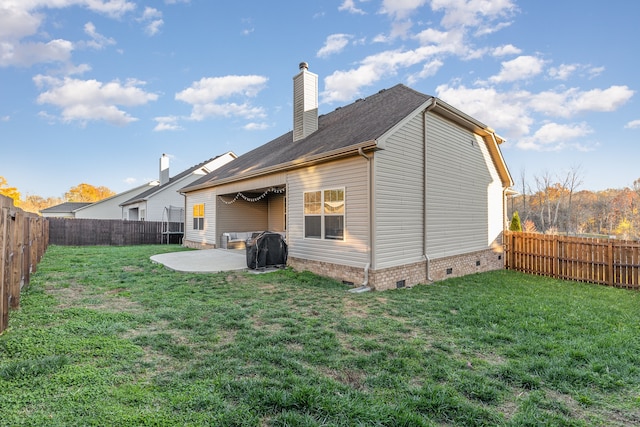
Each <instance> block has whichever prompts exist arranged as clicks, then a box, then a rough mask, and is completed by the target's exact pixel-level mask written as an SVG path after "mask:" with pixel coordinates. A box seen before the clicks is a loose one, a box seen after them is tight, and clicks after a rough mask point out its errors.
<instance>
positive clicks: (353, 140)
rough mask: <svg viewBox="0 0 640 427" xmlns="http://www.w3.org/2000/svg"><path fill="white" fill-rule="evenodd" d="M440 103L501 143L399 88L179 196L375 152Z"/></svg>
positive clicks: (289, 136) (321, 121) (322, 120)
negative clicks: (397, 129)
mask: <svg viewBox="0 0 640 427" xmlns="http://www.w3.org/2000/svg"><path fill="white" fill-rule="evenodd" d="M436 101H437V102H436ZM436 103H437V104H438V105H437V107H438V112H439V113H440V114H444V115H445V116H447V117H448V118H454V117H455V118H457V119H458V120H457V121H458V122H459V123H461V124H463V125H464V126H466V127H468V128H470V129H472V130H474V131H476V130H484V131H485V133H491V134H492V135H494V137H496V138H497V139H496V141H495V142H496V144H498V143H501V142H502V139H501V138H500V137H497V136H495V134H493V133H492V132H493V131H491V130H490V129H489V128H487V127H486V126H485V125H483V124H482V123H480V122H478V121H477V120H475V119H473V118H471V117H469V116H467V115H465V114H464V113H462V112H460V111H458V110H456V109H455V108H453V107H451V106H449V105H447V104H446V103H444V102H442V101H440V100H439V99H437V98H435V97H432V96H429V95H425V94H423V93H420V92H418V91H416V90H414V89H411V88H409V87H407V86H405V85H402V84H398V85H396V86H393V87H391V88H389V89H383V90H381V91H379V92H378V93H376V94H374V95H372V96H369V97H367V98H365V99H358V100H357V101H355V102H353V103H351V104H349V105H347V106H344V107H338V108H336V109H335V110H334V111H332V112H330V113H328V114H325V115H321V116H320V117H319V118H318V130H317V131H315V132H313V133H312V134H310V135H309V136H307V137H306V138H304V139H301V140H298V141H296V142H294V141H293V131H289V132H287V133H285V134H284V135H281V136H279V137H278V138H276V139H274V140H272V141H270V142H267V143H266V144H264V145H262V146H260V147H258V148H256V149H254V150H252V151H249V152H247V153H245V154H243V155H241V156H240V157H238V158H237V159H236V160H234V161H233V162H230V163H228V164H226V165H224V166H222V167H220V168H218V169H216V170H215V171H213V172H211V173H209V174H207V175H205V176H204V177H202V178H200V179H198V180H196V181H194V182H193V183H191V184H190V185H188V186H187V187H185V188H183V189H182V190H180V191H181V192H183V193H187V192H190V191H196V190H200V189H204V188H208V187H212V186H215V185H219V184H222V183H226V182H231V181H235V180H238V179H244V178H249V177H253V176H259V175H263V174H266V173H271V172H276V171H281V170H286V169H289V168H295V167H299V166H302V165H304V164H310V163H312V162H316V161H321V160H322V159H327V158H334V157H337V156H339V155H342V154H347V153H353V152H354V151H357V150H358V149H359V148H362V149H371V148H376V147H378V144H377V139H378V138H380V137H381V136H383V135H384V134H385V133H386V132H387V131H389V130H390V129H392V128H393V127H394V126H395V125H397V124H398V123H400V122H401V121H402V120H403V119H405V118H406V117H407V116H409V115H410V114H411V113H413V112H415V111H416V110H417V109H419V108H421V107H422V108H425V107H426V106H428V105H433V106H434V107H436ZM378 148H379V147H378ZM494 154H495V153H494ZM498 155H499V156H500V158H499V163H500V162H502V163H503V165H504V162H503V161H502V158H501V155H500V154H499V150H498ZM504 168H505V173H504V174H502V175H503V176H505V177H508V176H509V174H508V172H506V166H504ZM503 181H505V182H508V181H510V179H509V180H506V179H504V178H503Z"/></svg>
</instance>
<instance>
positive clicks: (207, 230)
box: [184, 190, 218, 245]
mask: <svg viewBox="0 0 640 427" xmlns="http://www.w3.org/2000/svg"><path fill="white" fill-rule="evenodd" d="M200 203H204V230H194V229H193V206H194V205H196V204H200ZM185 217H186V222H185V224H184V229H185V240H188V241H191V242H196V243H199V244H204V245H215V244H218V242H216V193H215V191H211V190H201V191H194V192H192V193H189V194H188V196H187V207H186V212H185Z"/></svg>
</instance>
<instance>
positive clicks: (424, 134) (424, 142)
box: [422, 98, 437, 282]
mask: <svg viewBox="0 0 640 427" xmlns="http://www.w3.org/2000/svg"><path fill="white" fill-rule="evenodd" d="M436 103H437V99H436V98H433V103H432V104H431V105H429V106H428V107H427V108H425V110H424V111H423V112H422V146H423V147H424V148H423V149H424V151H423V153H424V154H423V156H424V158H423V160H424V162H423V165H424V221H423V235H424V238H423V239H422V254H423V256H424V259H425V261H426V275H427V281H429V282H433V279H432V278H431V269H430V267H431V259H430V258H429V254H428V253H427V113H428V112H429V111H431V110H433V109H434V108H435V107H436Z"/></svg>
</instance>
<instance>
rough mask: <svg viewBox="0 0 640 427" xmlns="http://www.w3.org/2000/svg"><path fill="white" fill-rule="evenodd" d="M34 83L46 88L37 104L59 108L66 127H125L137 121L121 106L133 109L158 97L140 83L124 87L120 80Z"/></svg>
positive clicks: (38, 80)
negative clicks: (96, 123) (78, 124)
mask: <svg viewBox="0 0 640 427" xmlns="http://www.w3.org/2000/svg"><path fill="white" fill-rule="evenodd" d="M34 81H35V83H36V85H37V86H38V87H40V88H42V87H46V88H47V90H46V91H45V92H42V93H41V94H40V95H39V96H38V103H39V104H49V105H53V106H55V107H57V108H60V109H61V110H62V112H61V120H62V121H63V122H66V123H69V122H73V121H78V122H81V123H83V124H84V123H86V122H88V121H96V120H104V121H106V122H108V123H111V124H114V125H119V126H122V125H126V124H128V123H131V122H133V121H136V120H138V119H137V118H135V117H132V116H131V115H129V113H127V112H126V111H123V110H121V109H120V108H119V106H125V107H133V106H137V105H144V104H146V103H148V102H150V101H155V100H156V99H158V95H156V94H153V93H149V92H145V91H144V90H142V89H141V88H140V87H139V86H142V85H144V82H141V81H138V80H128V81H127V82H125V83H124V84H123V83H121V82H120V81H118V80H114V81H111V82H108V83H103V82H99V81H97V80H79V79H72V78H69V77H66V78H64V79H58V78H55V77H51V76H44V75H37V76H36V77H34ZM47 115H48V113H47Z"/></svg>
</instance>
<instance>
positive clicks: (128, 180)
mask: <svg viewBox="0 0 640 427" xmlns="http://www.w3.org/2000/svg"><path fill="white" fill-rule="evenodd" d="M122 181H123V182H124V183H125V184H127V185H133V184H135V183H136V182H138V180H137V179H136V178H132V177H129V178H125V179H123V180H122Z"/></svg>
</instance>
